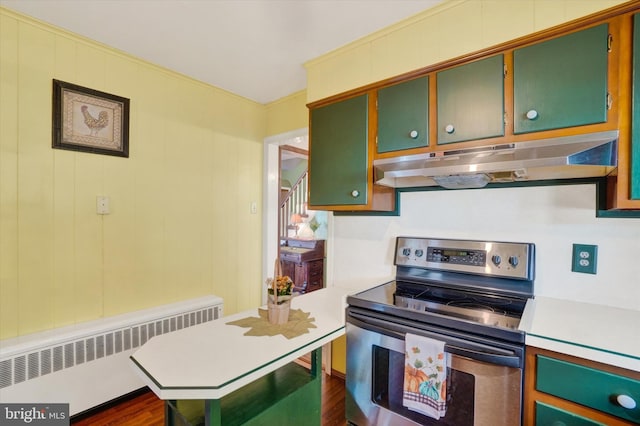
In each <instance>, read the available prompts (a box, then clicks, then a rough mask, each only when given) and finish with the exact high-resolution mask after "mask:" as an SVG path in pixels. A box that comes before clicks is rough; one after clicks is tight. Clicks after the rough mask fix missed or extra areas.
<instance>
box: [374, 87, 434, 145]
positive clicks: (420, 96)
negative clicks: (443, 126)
mask: <svg viewBox="0 0 640 426" xmlns="http://www.w3.org/2000/svg"><path fill="white" fill-rule="evenodd" d="M428 145H429V77H428V76H426V77H422V78H418V79H415V80H410V81H407V82H404V83H400V84H396V85H394V86H390V87H385V88H384V89H380V90H379V91H378V152H390V151H399V150H402V149H409V148H418V147H423V146H428Z"/></svg>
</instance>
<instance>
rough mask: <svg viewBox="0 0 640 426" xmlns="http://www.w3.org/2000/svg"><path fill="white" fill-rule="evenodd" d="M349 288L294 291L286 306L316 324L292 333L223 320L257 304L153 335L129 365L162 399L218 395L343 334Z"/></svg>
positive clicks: (239, 316)
mask: <svg viewBox="0 0 640 426" xmlns="http://www.w3.org/2000/svg"><path fill="white" fill-rule="evenodd" d="M352 292H354V291H353V290H351V289H345V288H338V287H330V288H323V289H321V290H317V291H314V292H311V293H307V294H304V295H302V296H297V297H294V298H293V299H292V301H291V309H301V310H303V311H304V312H309V313H311V317H313V318H315V321H314V324H315V326H316V328H310V329H309V332H308V333H306V334H303V335H301V336H298V337H295V338H293V339H287V338H285V337H284V336H282V335H276V336H244V333H246V332H247V331H248V330H249V328H245V327H239V326H236V325H229V324H227V323H228V322H230V321H235V320H239V319H242V318H246V317H250V316H254V317H257V316H258V309H253V310H249V311H245V312H241V313H238V314H234V315H230V316H227V317H223V318H220V319H218V320H215V321H211V322H206V323H203V324H199V325H196V326H193V327H189V328H186V329H182V330H178V331H175V332H173V333H168V334H163V335H160V336H156V337H154V338H152V339H151V340H149V341H148V342H147V343H145V344H144V345H143V346H142V347H141V348H140V349H139V350H138V351H136V352H135V353H134V354H133V355H132V356H131V359H132V365H133V366H134V369H135V370H136V372H137V373H138V374H139V375H140V376H141V377H142V379H143V380H144V382H145V384H146V385H148V386H149V387H150V388H151V389H152V390H153V392H154V393H155V394H156V395H158V397H159V398H161V399H218V398H221V397H223V396H224V395H226V394H228V393H231V392H233V391H234V390H237V389H239V388H241V387H242V386H244V385H247V384H249V383H251V382H252V381H254V380H256V379H258V378H260V377H262V376H264V375H265V374H268V373H270V372H272V371H274V370H276V369H278V368H280V367H282V366H284V365H286V364H288V363H289V362H292V361H294V360H295V359H297V358H298V357H300V356H302V355H304V354H306V353H308V352H310V351H312V350H314V349H317V348H319V347H321V346H322V345H324V344H326V343H329V342H331V341H332V340H334V339H336V338H337V337H339V336H341V335H343V334H344V332H345V331H344V326H345V317H344V309H345V307H346V297H347V295H348V294H350V293H352Z"/></svg>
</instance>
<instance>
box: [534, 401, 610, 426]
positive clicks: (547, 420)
mask: <svg viewBox="0 0 640 426" xmlns="http://www.w3.org/2000/svg"><path fill="white" fill-rule="evenodd" d="M550 425H571V426H605V425H604V423H599V422H596V421H594V420H591V419H587V418H585V417H582V416H579V415H577V414H575V413H571V412H569V411H565V410H562V409H560V408H557V407H554V406H551V405H547V404H543V403H541V402H536V426H550Z"/></svg>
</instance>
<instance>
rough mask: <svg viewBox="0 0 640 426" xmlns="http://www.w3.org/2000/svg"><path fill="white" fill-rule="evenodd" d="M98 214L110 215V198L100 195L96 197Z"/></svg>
mask: <svg viewBox="0 0 640 426" xmlns="http://www.w3.org/2000/svg"><path fill="white" fill-rule="evenodd" d="M96 213H98V214H109V213H110V209H109V197H106V196H103V195H98V196H97V197H96Z"/></svg>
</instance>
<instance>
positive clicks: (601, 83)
mask: <svg viewBox="0 0 640 426" xmlns="http://www.w3.org/2000/svg"><path fill="white" fill-rule="evenodd" d="M608 40H609V29H608V25H607V24H602V25H598V26H596V27H592V28H588V29H585V30H582V31H578V32H575V33H571V34H568V35H565V36H562V37H557V38H554V39H551V40H548V41H544V42H541V43H537V44H534V45H531V46H526V47H523V48H521V49H516V50H515V51H514V52H513V96H514V107H513V109H514V112H513V115H514V117H513V121H514V133H528V132H537V131H542V130H551V129H560V128H566V127H575V126H582V125H586V124H596V123H604V122H606V121H607V109H608V107H607V87H608V86H607V83H608V81H607V75H608V55H609V53H608V43H609V41H608Z"/></svg>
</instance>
